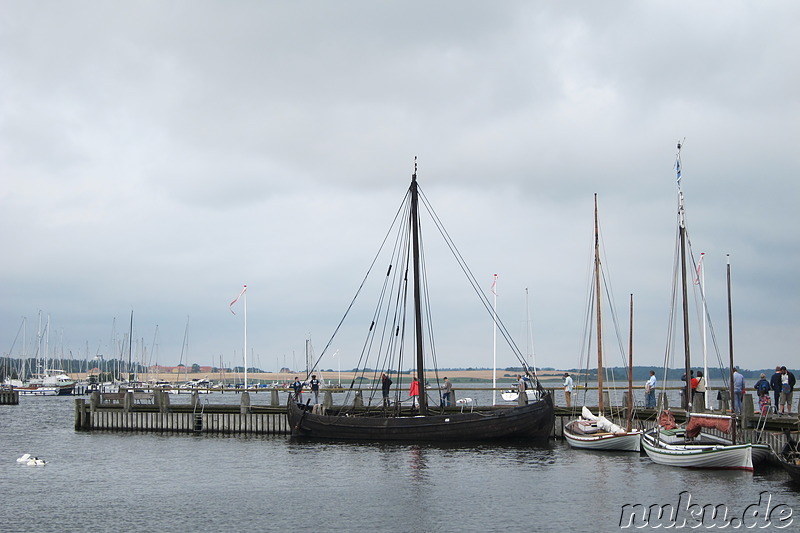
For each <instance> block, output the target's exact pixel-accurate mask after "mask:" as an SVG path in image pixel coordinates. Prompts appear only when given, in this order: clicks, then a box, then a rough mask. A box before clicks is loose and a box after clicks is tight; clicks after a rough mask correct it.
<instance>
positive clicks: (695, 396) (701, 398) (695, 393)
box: [692, 370, 706, 412]
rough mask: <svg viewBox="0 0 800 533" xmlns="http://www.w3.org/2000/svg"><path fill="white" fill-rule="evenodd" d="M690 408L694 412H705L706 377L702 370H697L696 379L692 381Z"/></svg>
mask: <svg viewBox="0 0 800 533" xmlns="http://www.w3.org/2000/svg"><path fill="white" fill-rule="evenodd" d="M692 407H693V408H694V410H695V411H700V412H703V411H705V410H706V377H705V376H704V375H703V371H702V370H698V371H697V377H696V378H694V379H692Z"/></svg>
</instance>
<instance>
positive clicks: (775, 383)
mask: <svg viewBox="0 0 800 533" xmlns="http://www.w3.org/2000/svg"><path fill="white" fill-rule="evenodd" d="M782 377H783V374H782V373H781V366H780V365H778V366H776V367H775V373H774V374H772V377H771V378H769V387H770V388H771V389H772V396H773V397H774V398H775V414H778V406H779V405H780V404H781V378H782Z"/></svg>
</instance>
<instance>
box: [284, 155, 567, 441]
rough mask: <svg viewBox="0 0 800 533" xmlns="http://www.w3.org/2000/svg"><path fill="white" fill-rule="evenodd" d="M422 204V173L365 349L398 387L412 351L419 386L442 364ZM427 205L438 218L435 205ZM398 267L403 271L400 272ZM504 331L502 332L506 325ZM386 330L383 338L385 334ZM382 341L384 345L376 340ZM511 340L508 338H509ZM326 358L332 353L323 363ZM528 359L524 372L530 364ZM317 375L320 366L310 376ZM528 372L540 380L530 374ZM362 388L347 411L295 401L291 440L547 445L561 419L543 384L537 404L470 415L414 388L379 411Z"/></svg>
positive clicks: (410, 192) (383, 404) (385, 401)
mask: <svg viewBox="0 0 800 533" xmlns="http://www.w3.org/2000/svg"><path fill="white" fill-rule="evenodd" d="M415 166H416V165H415ZM423 202H426V200H425V199H424V197H422V194H421V191H420V190H419V186H418V183H417V174H416V168H415V171H414V174H413V176H412V179H411V186H410V187H409V189H408V193H407V195H406V199H405V202H404V206H403V208H402V209H401V211H400V212H401V213H403V217H402V220H404V221H405V222H404V224H401V226H402V227H401V228H400V231H398V239H397V241H396V246H395V248H394V252H393V254H396V255H393V260H392V262H391V263H390V265H389V269H388V272H387V274H386V279H385V281H384V282H383V286H384V290H383V291H382V294H381V298H380V303H379V305H378V309H379V310H380V311H379V310H376V312H375V315H374V318H373V320H372V325H370V327H369V333H367V337H368V338H367V341H366V342H365V344H364V346H365V350H366V347H369V348H372V347H373V346H374V347H375V349H376V351H377V352H379V353H376V354H375V356H376V358H377V360H378V361H383V362H384V363H385V364H384V366H383V367H382V368H384V370H385V371H386V372H388V373H390V374H391V375H393V376H395V377H396V379H397V380H398V381H401V377H402V375H403V373H402V372H401V370H400V369H401V368H402V367H401V366H400V365H401V364H402V355H403V354H404V352H405V351H406V349H407V347H408V346H410V347H411V351H412V352H413V354H412V355H413V363H414V367H415V372H416V373H415V375H414V378H415V380H414V381H416V382H418V383H419V384H425V383H426V382H427V381H426V377H425V375H426V372H427V371H428V370H430V368H428V367H426V355H427V356H429V357H430V358H431V359H433V360H435V359H434V358H435V348H434V346H433V342H432V338H433V336H432V329H431V324H430V321H429V320H426V319H427V318H428V317H429V316H430V313H429V312H423V304H425V303H427V302H428V296H429V294H430V293H429V290H428V285H427V277H426V272H427V269H426V268H425V265H424V264H423V261H422V260H423V255H422V250H421V230H420V220H419V218H420V217H419V211H420V203H423ZM426 207H428V210H429V212H431V209H430V206H429V205H428V204H426ZM431 214H432V219H433V222H434V224H435V225H437V227H439V229H440V233H442V235H443V237H445V239H447V237H446V232H442V229H441V226H440V225H439V224H440V223H439V221H438V218H436V217H435V215H434V214H433V213H432V212H431ZM396 220H397V219H396ZM447 243H448V246H450V249H451V250H453V249H454V248H453V243H452V241H449V240H448V241H447ZM454 256H455V257H456V260H457V261H458V260H459V258H460V255H459V254H458V253H454ZM373 265H374V262H373ZM395 266H399V268H396V269H395V268H394V267H395ZM460 266H461V267H462V271H463V272H465V273H468V269H464V265H463V263H460ZM370 270H372V268H371V267H370ZM393 271H394V272H393ZM368 275H369V273H368ZM392 276H395V277H392ZM470 283H472V286H473V288H474V287H476V282H475V280H474V278H470ZM387 287H390V289H388V292H390V293H391V296H389V295H388V294H386V292H387ZM482 298H483V300H482V301H483V304H484V306H485V308H486V309H487V310H488V309H490V308H491V306H490V305H488V302H486V301H485V296H482ZM409 302H411V303H410V304H409ZM351 307H352V303H351ZM407 309H408V310H409V311H410V316H409V319H408V322H409V324H407V322H406V318H405V311H406V310H407ZM348 310H349V309H348ZM383 311H385V314H383ZM424 319H425V320H424ZM342 320H344V319H342ZM381 325H382V326H381ZM340 326H341V323H340ZM500 326H501V328H502V324H500ZM337 329H338V328H337ZM379 329H380V330H381V331H382V332H378V331H377V330H379ZM502 331H503V332H504V335H507V331H505V328H502ZM376 336H377V340H375V341H374V342H373V340H374V339H375V337H376ZM506 338H507V340H508V338H509V337H506ZM331 340H333V339H331ZM510 344H511V343H510ZM328 346H330V342H329V343H328ZM326 348H327V347H326ZM518 352H519V351H518V350H517V355H518V357H520V356H521V354H519V353H518ZM324 353H325V350H323V352H322V354H320V356H319V359H321V358H322V357H323V355H324ZM365 357H368V355H365ZM319 359H318V360H319ZM521 361H522V362H523V366H525V365H524V358H523V359H522V360H521ZM390 365H391V366H390ZM363 366H366V365H363ZM373 368H374V367H373ZM312 371H314V369H313V368H311V369H310V370H309V372H312ZM526 374H529V375H531V376H532V377H533V378H534V379H535V376H533V375H532V374H531V373H530V372H529V371H528V370H527V369H526ZM432 379H436V380H438V373H437V372H436V371H435V370H434V374H433V378H432ZM365 381H368V380H365ZM373 381H377V380H373ZM360 382H361V380H356V379H354V380H353V382H352V383H351V385H350V388H349V389H348V394H350V393H353V394H354V400H353V402H352V405H348V406H342V407H333V406H325V405H315V406H311V405H309V403H310V400H309V401H308V402H306V403H305V404H300V403H298V402H297V401H296V398H295V397H294V396H293V395H291V396H290V400H289V403H288V407H287V409H288V411H287V415H288V420H289V425H290V427H291V429H292V434H293V435H294V436H296V437H315V438H330V439H350V440H397V441H447V442H457V441H472V440H492V439H503V438H528V439H547V438H548V437H549V436H550V435H551V433H552V430H553V424H554V421H555V416H554V409H553V401H552V398H551V396H550V394H549V393H547V392H546V391H544V389H543V388H542V387H541V385H540V384H539V383H538V381H537V382H536V387H537V389H538V390H539V391H540V397H539V399H537V400H535V401H528V402H525V401H522V402H520V403H519V404H518V405H516V406H498V407H487V408H477V407H475V408H471V409H469V410H466V409H461V408H460V407H458V406H447V405H444V404H445V402H442V405H439V406H435V405H433V404H432V403H431V402H430V401H429V398H428V389H427V388H425V387H422V386H417V387H416V388H415V389H414V390H415V391H416V392H417V393H418V395H413V396H411V397H410V398H409V399H408V400H405V401H404V400H403V399H402V398H401V397H400V392H399V391H400V388H399V387H395V389H394V395H393V396H389V395H388V394H389V393H388V391H387V395H386V396H384V397H383V399H382V400H381V401H380V402H379V403H377V405H373V403H372V398H371V397H369V398H367V400H366V404H365V403H364V397H363V394H364V393H366V394H367V395H370V394H371V393H372V391H373V390H374V389H373V388H370V389H361V388H360V385H357V383H360ZM436 389H438V387H432V389H431V390H436ZM411 394H413V392H412V393H411ZM404 403H406V404H408V403H410V405H404Z"/></svg>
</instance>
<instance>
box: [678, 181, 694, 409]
mask: <svg viewBox="0 0 800 533" xmlns="http://www.w3.org/2000/svg"><path fill="white" fill-rule="evenodd" d="M678 194H679V195H680V207H679V211H680V238H681V294H682V296H683V353H684V367H685V371H686V374H685V376H686V389H685V394H686V412H687V413H688V412H689V411H690V410H691V406H692V404H691V402H692V378H691V359H690V356H689V304H688V297H687V293H688V291H687V288H686V222H685V219H684V211H683V193H682V192H679V193H678Z"/></svg>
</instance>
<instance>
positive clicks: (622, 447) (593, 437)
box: [564, 194, 642, 452]
mask: <svg viewBox="0 0 800 533" xmlns="http://www.w3.org/2000/svg"><path fill="white" fill-rule="evenodd" d="M600 272H601V262H600V231H599V222H598V215H597V195H596V194H595V197H594V293H595V304H596V305H595V310H596V315H595V316H596V319H597V325H596V328H597V392H598V409H599V415H597V416H595V415H594V414H593V413H592V412H591V411H590V410H589V408H588V407H586V406H585V405H584V406H583V409H582V410H581V417H580V418H578V419H576V420H572V421H571V422H568V423H567V425H565V426H564V438H565V439H566V440H567V442H568V443H569V445H570V446H571V447H573V448H580V449H586V450H616V451H626V452H638V451H639V450H640V440H641V435H642V431H641V430H639V429H634V428H632V427H631V420H632V419H631V416H630V415H631V414H632V410H631V409H630V406H629V409H628V414H629V416H628V422H627V427H625V428H623V427H621V426H619V425H617V424H614V423H613V422H611V421H610V420H608V419H607V418H606V417H605V416H603V413H604V408H605V405H604V401H605V400H604V394H603V321H602V311H601V309H602V306H601V304H600V294H601V291H600V288H601V275H600ZM632 329H633V296H631V330H632ZM632 333H633V332H632V331H631V335H632ZM631 338H632V337H631ZM632 344H633V343H632V342H631V347H630V348H631V351H630V352H629V356H630V357H632V356H633V354H632V348H633V346H632ZM631 366H632V365H631ZM631 370H632V369H631V368H629V369H628V383H629V386H630V383H631V381H630V380H631V377H632V376H631ZM630 397H631V396H629V398H630Z"/></svg>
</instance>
